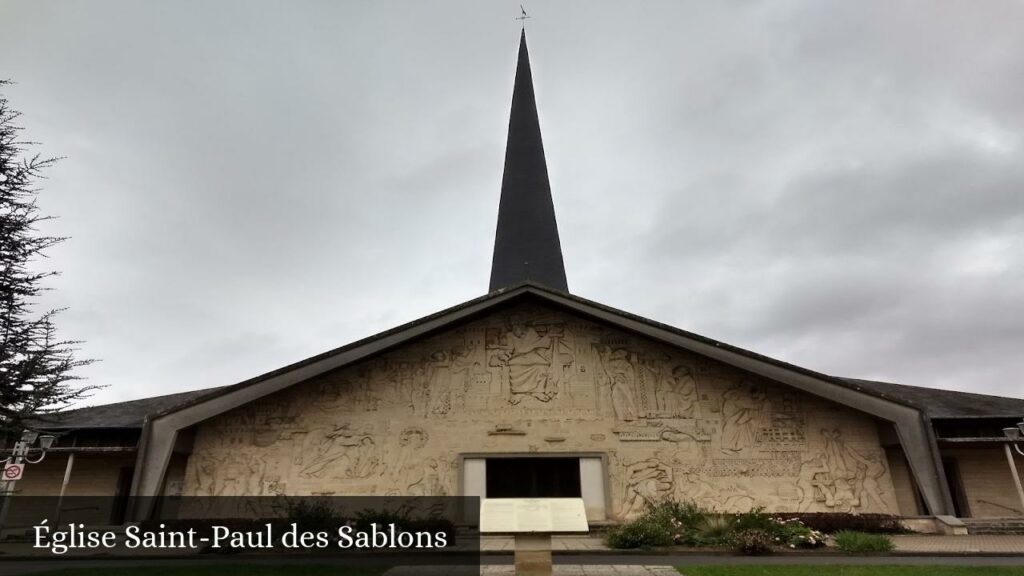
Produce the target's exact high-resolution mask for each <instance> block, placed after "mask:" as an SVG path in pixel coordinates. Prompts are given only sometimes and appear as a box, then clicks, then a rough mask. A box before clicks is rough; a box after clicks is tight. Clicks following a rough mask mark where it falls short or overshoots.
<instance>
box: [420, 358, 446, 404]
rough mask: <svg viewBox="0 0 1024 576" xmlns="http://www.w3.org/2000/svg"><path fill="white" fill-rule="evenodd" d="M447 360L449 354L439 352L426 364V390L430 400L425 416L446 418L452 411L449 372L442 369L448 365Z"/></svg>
mask: <svg viewBox="0 0 1024 576" xmlns="http://www.w3.org/2000/svg"><path fill="white" fill-rule="evenodd" d="M447 359H448V356H447V354H445V353H444V352H442V351H438V352H434V353H433V354H431V355H430V358H429V359H428V360H427V361H426V362H424V365H425V366H426V380H427V384H426V386H425V388H426V393H427V397H428V398H429V399H430V400H429V405H428V406H427V410H426V413H425V414H424V415H425V416H429V415H434V416H444V415H445V414H448V412H450V411H451V409H452V390H451V382H450V380H449V378H448V376H449V374H448V373H447V371H446V370H443V369H442V365H447Z"/></svg>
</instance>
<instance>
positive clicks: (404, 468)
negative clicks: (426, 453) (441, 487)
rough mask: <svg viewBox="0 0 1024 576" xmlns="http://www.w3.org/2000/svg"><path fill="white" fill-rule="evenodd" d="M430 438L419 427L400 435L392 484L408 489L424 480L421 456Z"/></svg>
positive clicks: (393, 466) (411, 428) (406, 430)
mask: <svg viewBox="0 0 1024 576" xmlns="http://www.w3.org/2000/svg"><path fill="white" fill-rule="evenodd" d="M428 439H429V436H428V435H427V431H426V430H424V429H423V428H420V427H418V426H413V427H410V428H406V429H405V430H402V432H401V433H400V434H399V435H398V458H397V460H395V463H394V465H392V467H391V477H392V483H393V484H396V485H399V486H401V487H402V488H404V489H408V488H409V487H410V486H413V485H415V484H418V483H419V482H421V481H422V478H423V466H422V465H421V461H420V456H421V454H422V451H423V447H424V446H426V444H427V440H428Z"/></svg>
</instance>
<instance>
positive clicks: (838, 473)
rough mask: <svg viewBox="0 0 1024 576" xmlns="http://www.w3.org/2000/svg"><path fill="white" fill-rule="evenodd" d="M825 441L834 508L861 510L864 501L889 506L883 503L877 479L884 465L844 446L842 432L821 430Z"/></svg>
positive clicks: (882, 472) (880, 461) (883, 472)
mask: <svg viewBox="0 0 1024 576" xmlns="http://www.w3.org/2000/svg"><path fill="white" fill-rule="evenodd" d="M821 434H822V436H823V437H824V438H825V459H826V462H827V463H828V467H829V471H830V473H831V475H832V479H833V482H834V488H835V491H836V502H837V505H840V506H842V507H843V508H845V509H847V510H851V509H853V508H857V507H863V506H864V505H865V501H866V500H867V499H871V500H873V501H874V502H875V503H876V504H878V506H879V508H880V509H882V510H886V509H887V508H888V507H887V506H886V505H885V503H884V502H883V500H882V493H883V492H882V488H881V485H880V484H879V483H878V480H879V479H880V478H881V477H882V476H884V475H885V471H886V469H885V463H884V462H883V461H882V459H881V457H880V456H878V455H871V456H870V457H869V456H864V455H862V454H860V453H859V452H857V451H856V450H854V449H853V448H851V447H849V446H847V445H846V443H845V442H844V441H843V439H842V432H841V431H839V430H838V429H835V430H831V431H829V430H822V431H821Z"/></svg>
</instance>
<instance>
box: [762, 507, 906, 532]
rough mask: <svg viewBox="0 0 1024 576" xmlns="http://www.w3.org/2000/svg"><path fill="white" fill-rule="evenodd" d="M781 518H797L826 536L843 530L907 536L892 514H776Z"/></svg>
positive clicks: (901, 524)
mask: <svg viewBox="0 0 1024 576" xmlns="http://www.w3.org/2000/svg"><path fill="white" fill-rule="evenodd" d="M776 516H778V517H780V518H796V519H797V520H800V521H801V522H803V523H804V525H806V526H807V527H809V528H813V529H815V530H818V531H820V532H824V533H826V534H835V533H836V532H840V531H842V530H853V531H856V532H867V533H871V534H907V533H908V532H910V531H909V530H907V529H906V528H905V527H904V526H903V523H902V522H900V518H899V516H893V515H891V514H847V513H837V512H802V513H799V514H797V513H782V514H776Z"/></svg>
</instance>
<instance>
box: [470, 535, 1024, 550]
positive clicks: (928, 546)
mask: <svg viewBox="0 0 1024 576" xmlns="http://www.w3.org/2000/svg"><path fill="white" fill-rule="evenodd" d="M892 540H893V543H894V544H895V545H896V552H907V553H914V554H978V553H983V554H1024V536H981V535H973V536H940V535H929V534H920V535H907V536H893V538H892ZM480 549H481V550H482V551H484V552H512V551H513V550H514V549H515V546H514V545H513V541H512V538H511V537H507V536H484V537H482V538H481V539H480ZM551 549H552V550H553V551H554V552H555V553H556V554H557V553H558V552H584V553H585V552H595V553H612V552H610V551H609V550H608V547H607V546H605V544H604V541H603V540H602V539H601V538H598V537H594V536H554V537H552V538H551ZM695 552H696V551H695ZM697 553H699V552H697Z"/></svg>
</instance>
